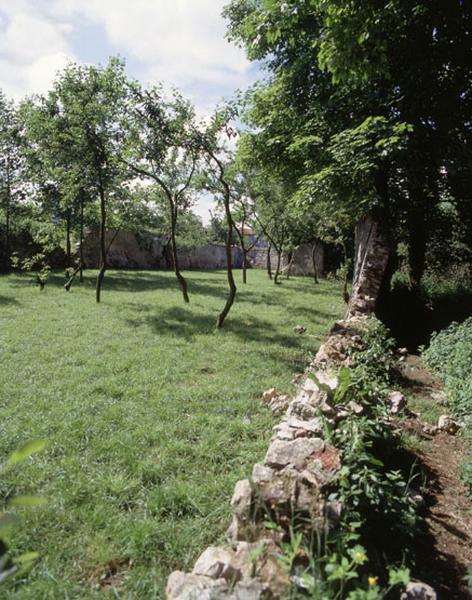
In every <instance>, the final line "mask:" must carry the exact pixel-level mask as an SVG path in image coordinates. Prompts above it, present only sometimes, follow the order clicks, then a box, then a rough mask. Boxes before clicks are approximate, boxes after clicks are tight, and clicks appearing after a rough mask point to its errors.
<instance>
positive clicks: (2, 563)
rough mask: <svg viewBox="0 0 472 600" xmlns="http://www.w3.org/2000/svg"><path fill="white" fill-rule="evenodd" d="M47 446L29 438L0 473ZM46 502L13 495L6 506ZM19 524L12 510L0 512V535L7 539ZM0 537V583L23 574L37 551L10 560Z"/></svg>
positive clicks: (36, 556)
mask: <svg viewBox="0 0 472 600" xmlns="http://www.w3.org/2000/svg"><path fill="white" fill-rule="evenodd" d="M46 446H47V442H45V441H44V440H31V441H29V442H27V443H26V444H24V445H23V446H21V447H20V448H18V449H16V450H14V451H13V452H12V453H11V455H10V456H9V458H8V459H7V461H6V463H5V464H4V465H1V466H0V473H2V472H3V473H2V475H4V473H5V472H6V471H7V469H8V468H10V467H12V466H13V465H17V464H18V463H20V462H23V461H25V460H26V459H27V458H29V457H30V456H32V455H33V454H36V453H38V452H42V451H43V450H44V449H45V448H46ZM46 503H47V500H46V499H45V498H42V497H39V496H25V495H22V496H15V497H13V498H10V500H9V501H8V506H9V507H10V508H34V507H38V506H44V505H45V504H46ZM18 525H19V519H18V518H17V517H16V515H15V514H14V513H12V512H5V511H3V512H2V513H0V535H1V536H2V537H3V536H4V538H5V539H6V540H8V539H9V538H10V532H11V531H10V530H11V529H12V528H13V527H15V526H18ZM2 537H0V584H1V583H3V582H4V581H5V580H6V579H7V578H9V577H12V576H19V575H23V574H25V573H26V572H27V571H28V570H29V569H30V568H31V567H32V565H33V564H34V562H35V561H36V560H37V559H38V557H39V554H38V553H37V552H25V553H23V554H21V555H20V556H17V557H16V558H15V559H14V560H12V559H11V558H10V556H9V554H8V551H7V546H6V543H5V539H2Z"/></svg>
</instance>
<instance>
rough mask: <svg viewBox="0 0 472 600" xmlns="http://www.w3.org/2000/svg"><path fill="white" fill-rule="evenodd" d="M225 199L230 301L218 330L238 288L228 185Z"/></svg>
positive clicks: (217, 325)
mask: <svg viewBox="0 0 472 600" xmlns="http://www.w3.org/2000/svg"><path fill="white" fill-rule="evenodd" d="M223 199H224V205H225V212H226V220H227V223H228V231H227V233H226V272H227V277H228V285H229V295H228V299H227V300H226V304H225V307H224V309H223V310H222V311H221V313H220V314H219V315H218V319H217V321H216V327H217V328H218V329H221V328H222V327H223V325H224V322H225V319H226V317H227V316H228V313H229V311H230V310H231V307H232V306H233V303H234V299H235V297H236V292H237V288H236V284H235V282H234V276H233V256H232V252H231V239H232V236H233V217H232V215H231V208H230V194H229V188H228V186H227V185H225V194H224V196H223Z"/></svg>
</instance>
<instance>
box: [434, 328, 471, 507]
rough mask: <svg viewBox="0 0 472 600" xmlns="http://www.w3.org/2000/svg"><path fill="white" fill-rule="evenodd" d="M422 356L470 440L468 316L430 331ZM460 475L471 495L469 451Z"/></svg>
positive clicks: (469, 345)
mask: <svg viewBox="0 0 472 600" xmlns="http://www.w3.org/2000/svg"><path fill="white" fill-rule="evenodd" d="M423 359H424V361H425V363H426V365H427V366H428V367H429V368H430V369H431V370H432V371H433V372H434V373H435V374H436V375H438V376H439V377H441V379H442V380H443V381H444V389H445V393H446V398H447V400H448V404H449V406H450V407H451V410H452V411H453V412H454V414H455V415H456V416H458V417H461V418H462V419H463V420H464V423H465V432H466V436H467V437H468V439H469V442H472V370H471V368H470V367H471V365H472V317H469V318H468V319H466V320H465V321H464V322H463V323H452V324H451V325H450V326H449V327H447V328H446V329H444V330H443V331H440V332H439V333H434V334H433V335H432V337H431V344H430V346H429V348H428V349H427V350H425V351H424V352H423ZM471 447H472V443H471ZM462 477H463V479H464V482H465V483H466V485H467V486H468V488H469V490H470V494H471V495H472V452H471V453H470V454H469V457H468V459H467V460H466V462H465V464H464V465H463V468H462Z"/></svg>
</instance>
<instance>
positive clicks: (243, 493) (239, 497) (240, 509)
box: [231, 479, 252, 520]
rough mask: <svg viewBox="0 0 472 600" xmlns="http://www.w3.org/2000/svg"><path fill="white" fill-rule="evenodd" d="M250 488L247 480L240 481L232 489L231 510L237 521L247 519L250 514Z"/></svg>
mask: <svg viewBox="0 0 472 600" xmlns="http://www.w3.org/2000/svg"><path fill="white" fill-rule="evenodd" d="M251 503H252V487H251V483H250V481H249V479H241V481H238V482H237V483H236V485H235V487H234V493H233V498H232V499H231V508H232V510H233V514H234V515H236V516H237V517H238V518H239V519H242V520H245V519H248V518H249V516H250V512H251Z"/></svg>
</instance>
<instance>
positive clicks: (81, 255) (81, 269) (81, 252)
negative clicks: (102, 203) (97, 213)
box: [79, 189, 84, 283]
mask: <svg viewBox="0 0 472 600" xmlns="http://www.w3.org/2000/svg"><path fill="white" fill-rule="evenodd" d="M79 235H80V240H79V260H80V264H79V273H80V276H79V281H80V283H83V282H84V190H83V189H81V190H80V233H79Z"/></svg>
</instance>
